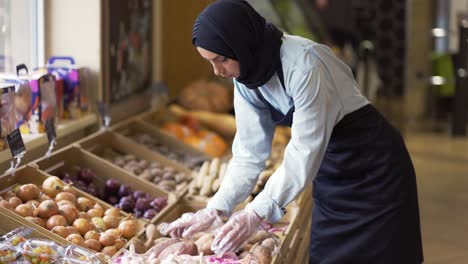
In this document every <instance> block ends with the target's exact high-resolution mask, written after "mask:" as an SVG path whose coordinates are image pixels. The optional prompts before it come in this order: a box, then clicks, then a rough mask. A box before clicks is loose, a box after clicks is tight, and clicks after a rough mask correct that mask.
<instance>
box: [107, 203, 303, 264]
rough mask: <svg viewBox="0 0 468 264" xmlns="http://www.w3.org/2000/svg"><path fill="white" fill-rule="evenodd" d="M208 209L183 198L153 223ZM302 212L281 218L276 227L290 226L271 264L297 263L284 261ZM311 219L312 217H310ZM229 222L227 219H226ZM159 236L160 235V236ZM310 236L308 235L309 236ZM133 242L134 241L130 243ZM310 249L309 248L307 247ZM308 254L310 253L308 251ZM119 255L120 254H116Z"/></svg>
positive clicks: (293, 209)
mask: <svg viewBox="0 0 468 264" xmlns="http://www.w3.org/2000/svg"><path fill="white" fill-rule="evenodd" d="M246 205H247V203H245V202H244V203H241V204H239V205H238V206H237V207H236V208H235V209H234V211H238V210H240V209H242V208H244V207H245V206H246ZM205 207H206V203H204V202H200V201H193V200H190V199H187V198H186V197H184V198H182V199H181V200H180V201H179V202H178V203H177V204H176V205H175V206H173V207H172V208H171V210H168V211H166V212H165V214H164V215H163V216H162V217H161V218H160V219H159V221H158V222H154V221H152V223H154V224H155V225H157V224H159V223H162V222H172V221H174V220H176V219H177V218H179V217H180V216H181V215H182V214H184V213H187V212H196V211H198V210H200V209H202V208H205ZM300 214H301V210H300V208H298V207H296V206H292V205H290V206H287V213H286V214H285V215H284V216H283V217H282V218H281V220H280V221H278V222H277V223H276V224H275V225H288V226H287V228H286V230H285V231H284V233H283V235H281V236H280V241H281V244H280V246H279V247H280V250H279V253H278V254H276V255H274V256H272V261H271V263H274V264H279V263H285V264H286V263H297V262H295V261H292V260H295V259H294V258H292V259H291V261H292V262H285V261H284V260H285V259H286V258H285V257H286V256H287V255H288V251H289V250H290V247H291V244H294V246H298V245H296V243H293V242H292V241H291V239H292V235H293V233H294V232H296V231H297V230H298V229H302V226H300V223H299V218H300ZM309 219H310V217H309ZM226 220H227V219H226ZM158 235H159V234H158ZM307 236H308V234H307ZM159 237H161V236H157V237H155V239H157V238H159ZM135 239H140V240H141V241H143V242H145V241H146V234H145V233H142V234H141V235H140V236H136V237H134V238H133V239H132V240H135ZM130 242H132V241H130ZM130 244H131V243H129V244H127V245H126V247H125V248H126V249H128V247H129V246H130ZM307 249H308V247H307ZM307 253H308V251H307ZM116 255H118V254H116Z"/></svg>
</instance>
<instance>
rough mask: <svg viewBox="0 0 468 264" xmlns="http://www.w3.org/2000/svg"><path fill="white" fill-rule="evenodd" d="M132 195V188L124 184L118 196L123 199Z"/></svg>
mask: <svg viewBox="0 0 468 264" xmlns="http://www.w3.org/2000/svg"><path fill="white" fill-rule="evenodd" d="M131 193H132V189H131V188H130V186H128V185H125V184H122V185H120V188H119V191H118V193H117V194H118V195H119V196H120V197H123V196H127V195H130V194H131Z"/></svg>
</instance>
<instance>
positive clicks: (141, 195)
mask: <svg viewBox="0 0 468 264" xmlns="http://www.w3.org/2000/svg"><path fill="white" fill-rule="evenodd" d="M144 197H146V193H145V192H144V191H134V192H133V199H135V200H137V199H138V198H144Z"/></svg>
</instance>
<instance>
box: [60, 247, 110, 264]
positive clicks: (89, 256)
mask: <svg viewBox="0 0 468 264" xmlns="http://www.w3.org/2000/svg"><path fill="white" fill-rule="evenodd" d="M60 263H63V264H88V263H90V264H100V263H101V262H100V261H99V259H98V258H97V257H96V254H95V253H94V252H92V251H90V250H87V249H84V248H82V247H78V246H73V245H72V246H68V247H67V248H66V249H65V253H64V254H63V258H62V261H61V262H60Z"/></svg>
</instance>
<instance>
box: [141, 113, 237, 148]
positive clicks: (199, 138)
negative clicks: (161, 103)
mask: <svg viewBox="0 0 468 264" xmlns="http://www.w3.org/2000/svg"><path fill="white" fill-rule="evenodd" d="M140 118H141V120H143V121H144V122H145V123H147V124H149V125H152V126H155V127H158V128H159V129H160V130H161V131H162V132H164V133H166V134H167V135H170V136H173V137H175V138H177V139H178V140H180V141H182V142H184V143H185V144H187V145H190V146H192V147H194V148H196V149H198V150H200V151H202V152H203V153H205V154H207V155H210V156H212V157H222V156H224V155H228V154H229V146H230V145H231V141H232V139H230V138H229V139H228V138H223V137H222V136H220V135H219V134H218V133H217V132H215V131H213V130H210V129H208V128H205V127H202V126H201V125H200V122H199V121H198V120H197V119H196V118H194V117H193V116H191V115H184V116H179V117H177V116H175V115H173V114H171V112H169V111H163V112H148V113H145V114H143V115H141V116H140Z"/></svg>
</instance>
